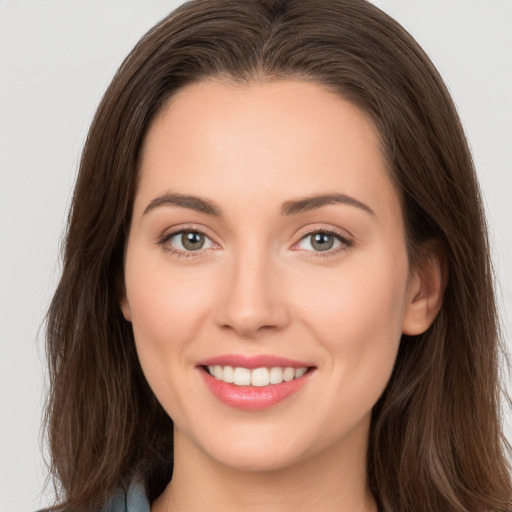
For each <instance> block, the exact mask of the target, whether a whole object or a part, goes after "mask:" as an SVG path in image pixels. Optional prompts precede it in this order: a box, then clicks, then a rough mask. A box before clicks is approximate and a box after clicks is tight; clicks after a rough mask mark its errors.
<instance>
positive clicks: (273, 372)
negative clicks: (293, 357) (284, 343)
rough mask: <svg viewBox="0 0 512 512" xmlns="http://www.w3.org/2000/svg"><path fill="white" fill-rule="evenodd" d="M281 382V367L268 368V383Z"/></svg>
mask: <svg viewBox="0 0 512 512" xmlns="http://www.w3.org/2000/svg"><path fill="white" fill-rule="evenodd" d="M281 382H283V369H282V368H279V367H277V368H270V384H281Z"/></svg>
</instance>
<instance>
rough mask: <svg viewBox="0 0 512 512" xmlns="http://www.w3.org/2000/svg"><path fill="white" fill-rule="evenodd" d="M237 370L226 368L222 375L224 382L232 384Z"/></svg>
mask: <svg viewBox="0 0 512 512" xmlns="http://www.w3.org/2000/svg"><path fill="white" fill-rule="evenodd" d="M234 373H235V370H234V369H233V367H232V366H224V372H223V374H222V380H223V381H224V382H228V383H232V382H233V376H234Z"/></svg>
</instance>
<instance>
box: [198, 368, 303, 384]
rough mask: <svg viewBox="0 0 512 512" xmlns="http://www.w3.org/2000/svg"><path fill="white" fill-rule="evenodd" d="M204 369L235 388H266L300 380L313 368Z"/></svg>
mask: <svg viewBox="0 0 512 512" xmlns="http://www.w3.org/2000/svg"><path fill="white" fill-rule="evenodd" d="M203 369H204V370H205V371H206V372H207V373H209V374H210V375H211V376H212V377H214V378H215V379H216V380H219V381H222V382H225V383H227V384H234V385H235V386H246V387H248V386H250V387H264V386H269V385H276V384H282V383H283V382H291V381H292V380H295V379H299V378H300V377H302V376H303V375H304V374H306V373H307V372H308V371H310V370H312V368H311V367H302V368H292V367H290V366H288V367H280V366H274V367H270V368H267V367H261V368H253V369H250V368H244V367H240V366H237V367H233V366H227V365H226V366H221V365H211V366H203Z"/></svg>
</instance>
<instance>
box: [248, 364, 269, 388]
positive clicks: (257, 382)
mask: <svg viewBox="0 0 512 512" xmlns="http://www.w3.org/2000/svg"><path fill="white" fill-rule="evenodd" d="M269 383H270V381H269V372H268V369H267V368H256V369H254V370H253V371H252V372H251V384H252V385H253V386H259V387H261V386H268V385H269Z"/></svg>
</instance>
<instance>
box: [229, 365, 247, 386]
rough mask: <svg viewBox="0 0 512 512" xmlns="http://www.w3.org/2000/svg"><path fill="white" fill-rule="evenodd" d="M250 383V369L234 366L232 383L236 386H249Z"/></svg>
mask: <svg viewBox="0 0 512 512" xmlns="http://www.w3.org/2000/svg"><path fill="white" fill-rule="evenodd" d="M250 383H251V370H249V369H248V368H240V367H238V368H235V372H234V373H233V384H236V385H237V386H249V384H250Z"/></svg>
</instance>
